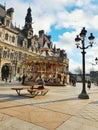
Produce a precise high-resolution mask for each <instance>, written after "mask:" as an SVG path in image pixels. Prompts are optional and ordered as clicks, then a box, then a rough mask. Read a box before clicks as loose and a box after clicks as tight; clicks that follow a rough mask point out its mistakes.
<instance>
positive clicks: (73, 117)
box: [0, 82, 98, 130]
mask: <svg viewBox="0 0 98 130" xmlns="http://www.w3.org/2000/svg"><path fill="white" fill-rule="evenodd" d="M12 86H21V84H19V83H17V82H14V83H3V82H0V130H98V86H95V85H94V84H92V88H91V90H88V89H87V93H88V94H89V97H90V98H89V99H84V100H81V99H78V95H79V94H80V92H81V90H82V85H81V84H79V83H77V86H76V87H72V86H70V85H67V86H65V87H61V86H59V87H53V86H51V87H49V86H46V87H47V88H50V91H49V92H48V93H47V95H45V96H41V95H38V96H36V97H34V98H31V96H30V94H29V93H28V92H27V91H26V90H23V91H22V96H18V95H17V93H16V91H14V90H11V87H12Z"/></svg>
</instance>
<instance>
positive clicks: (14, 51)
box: [0, 5, 69, 82]
mask: <svg viewBox="0 0 98 130" xmlns="http://www.w3.org/2000/svg"><path fill="white" fill-rule="evenodd" d="M13 13H14V9H13V8H9V9H6V8H5V6H3V5H0V79H1V80H4V77H6V78H7V79H8V80H9V81H10V80H16V79H17V78H18V77H19V76H21V75H22V74H23V73H26V75H27V77H28V78H27V80H30V79H32V80H36V78H37V77H38V76H41V75H42V74H44V76H45V78H46V79H48V78H49V76H53V75H54V74H55V76H57V77H59V75H60V76H61V77H60V79H59V80H61V78H62V77H64V78H65V80H66V82H68V66H69V62H68V59H67V54H66V53H65V51H64V50H60V49H57V48H56V47H55V46H54V45H53V43H52V41H51V36H50V35H46V34H45V33H44V30H39V35H34V32H33V27H32V15H31V8H30V7H29V8H28V9H27V14H26V17H25V24H24V27H23V29H20V28H18V27H16V26H13V23H12V19H13ZM62 75H64V76H62Z"/></svg>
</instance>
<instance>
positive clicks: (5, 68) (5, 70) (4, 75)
mask: <svg viewBox="0 0 98 130" xmlns="http://www.w3.org/2000/svg"><path fill="white" fill-rule="evenodd" d="M1 75H2V80H3V81H4V80H5V81H6V82H7V80H8V77H9V66H8V65H6V64H5V65H3V66H2V69H1Z"/></svg>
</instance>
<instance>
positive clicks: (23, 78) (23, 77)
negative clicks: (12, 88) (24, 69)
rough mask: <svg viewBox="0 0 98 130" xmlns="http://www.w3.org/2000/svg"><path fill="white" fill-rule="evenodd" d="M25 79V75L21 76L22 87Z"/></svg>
mask: <svg viewBox="0 0 98 130" xmlns="http://www.w3.org/2000/svg"><path fill="white" fill-rule="evenodd" d="M25 78H26V75H25V73H23V76H22V85H24V82H25Z"/></svg>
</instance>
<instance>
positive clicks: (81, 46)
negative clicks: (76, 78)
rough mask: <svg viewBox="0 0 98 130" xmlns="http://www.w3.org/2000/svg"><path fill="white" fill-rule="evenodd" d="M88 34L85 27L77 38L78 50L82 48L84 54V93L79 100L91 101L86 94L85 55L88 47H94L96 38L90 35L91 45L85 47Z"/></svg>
mask: <svg viewBox="0 0 98 130" xmlns="http://www.w3.org/2000/svg"><path fill="white" fill-rule="evenodd" d="M86 33H87V30H85V27H83V29H82V30H81V32H80V34H79V35H77V37H76V38H75V42H76V46H77V48H80V49H81V50H82V52H81V53H82V70H83V77H82V83H83V86H82V92H81V93H80V95H79V96H78V98H80V99H89V96H88V94H87V92H86V86H85V54H86V51H85V49H87V48H88V47H92V45H93V43H94V42H93V40H94V38H95V37H94V36H93V34H92V33H90V36H89V37H88V39H89V45H88V46H85V37H86ZM80 42H81V44H80Z"/></svg>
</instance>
